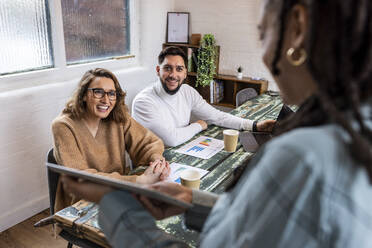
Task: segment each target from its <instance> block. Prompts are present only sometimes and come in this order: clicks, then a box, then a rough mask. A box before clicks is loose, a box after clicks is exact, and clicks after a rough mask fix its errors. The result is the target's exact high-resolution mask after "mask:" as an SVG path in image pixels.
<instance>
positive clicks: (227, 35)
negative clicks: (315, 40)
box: [175, 0, 277, 90]
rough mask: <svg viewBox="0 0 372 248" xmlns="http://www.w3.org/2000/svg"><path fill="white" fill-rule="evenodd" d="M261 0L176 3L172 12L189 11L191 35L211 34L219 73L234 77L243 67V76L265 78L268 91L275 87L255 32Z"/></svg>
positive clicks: (216, 0) (198, 0)
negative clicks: (215, 41)
mask: <svg viewBox="0 0 372 248" xmlns="http://www.w3.org/2000/svg"><path fill="white" fill-rule="evenodd" d="M260 4H261V0H233V1H226V0H187V1H175V11H180V12H183V11H184V12H190V20H191V22H190V25H191V33H201V34H206V33H211V34H213V35H214V36H215V38H216V40H217V44H218V45H220V46H221V51H220V71H219V73H221V74H230V75H235V69H236V68H237V67H238V66H239V65H242V66H243V68H244V71H243V74H244V76H250V77H264V78H266V79H268V80H269V82H270V83H269V89H272V90H277V87H276V84H275V82H274V80H273V79H272V77H271V75H270V73H269V72H268V71H267V69H266V67H265V66H264V64H263V63H262V62H261V61H262V60H261V48H260V42H259V37H258V32H257V24H258V18H259V11H260Z"/></svg>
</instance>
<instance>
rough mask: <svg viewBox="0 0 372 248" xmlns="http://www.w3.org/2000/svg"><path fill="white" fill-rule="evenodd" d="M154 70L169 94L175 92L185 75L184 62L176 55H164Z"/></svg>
mask: <svg viewBox="0 0 372 248" xmlns="http://www.w3.org/2000/svg"><path fill="white" fill-rule="evenodd" d="M156 71H157V73H158V76H159V78H160V81H161V83H162V84H163V87H164V88H165V90H166V91H167V93H169V94H175V93H176V92H177V91H178V89H179V88H180V87H181V84H182V83H183V81H184V80H185V79H186V76H187V70H186V66H185V62H184V61H183V58H182V57H181V56H178V55H168V56H166V57H165V59H164V61H163V63H161V65H159V66H157V67H156Z"/></svg>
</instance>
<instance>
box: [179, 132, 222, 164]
mask: <svg viewBox="0 0 372 248" xmlns="http://www.w3.org/2000/svg"><path fill="white" fill-rule="evenodd" d="M223 146H224V144H223V140H219V139H215V138H211V137H207V136H200V137H199V138H197V139H195V140H193V141H191V142H190V143H187V144H186V145H184V146H182V147H181V148H179V149H177V150H176V152H178V153H182V154H186V155H190V156H193V157H197V158H202V159H210V158H211V157H213V156H214V155H215V154H216V153H218V152H219V151H221V150H222V149H223Z"/></svg>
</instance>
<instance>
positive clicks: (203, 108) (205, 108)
mask: <svg viewBox="0 0 372 248" xmlns="http://www.w3.org/2000/svg"><path fill="white" fill-rule="evenodd" d="M189 94H190V96H189V97H191V98H192V100H193V108H192V113H193V114H194V115H195V116H196V117H197V118H199V119H201V120H204V121H206V122H207V123H208V124H214V125H217V126H221V127H226V128H233V129H237V130H248V131H251V130H252V124H253V121H251V120H248V119H243V118H240V117H237V116H233V115H231V114H229V113H225V112H222V111H220V110H218V109H216V108H214V107H212V106H211V105H210V104H208V103H207V102H206V101H205V100H204V99H203V98H202V97H201V95H200V94H199V93H198V92H197V91H196V90H195V89H194V88H192V87H189Z"/></svg>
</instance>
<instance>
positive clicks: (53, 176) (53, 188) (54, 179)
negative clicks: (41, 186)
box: [47, 148, 102, 248]
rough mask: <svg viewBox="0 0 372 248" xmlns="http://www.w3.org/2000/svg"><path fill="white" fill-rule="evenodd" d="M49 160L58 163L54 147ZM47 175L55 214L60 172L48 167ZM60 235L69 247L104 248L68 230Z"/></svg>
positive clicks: (50, 200) (50, 151)
mask: <svg viewBox="0 0 372 248" xmlns="http://www.w3.org/2000/svg"><path fill="white" fill-rule="evenodd" d="M47 161H48V163H52V164H57V161H56V159H55V158H54V155H53V148H51V149H50V150H49V152H48V155H47ZM47 175H48V186H49V203H50V214H51V215H53V214H54V203H55V201H56V193H57V185H58V179H59V174H58V173H56V172H54V171H51V170H49V169H47ZM59 236H61V237H62V238H64V239H65V240H67V241H68V244H67V248H72V246H73V245H77V246H79V247H82V248H102V246H100V245H97V244H95V243H93V242H92V241H90V240H87V239H82V238H79V237H76V236H75V235H73V234H71V233H69V232H67V231H66V230H62V231H61V232H60V233H59Z"/></svg>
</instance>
